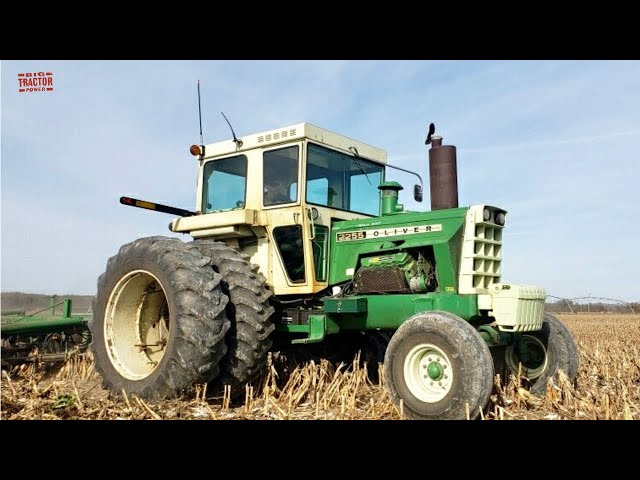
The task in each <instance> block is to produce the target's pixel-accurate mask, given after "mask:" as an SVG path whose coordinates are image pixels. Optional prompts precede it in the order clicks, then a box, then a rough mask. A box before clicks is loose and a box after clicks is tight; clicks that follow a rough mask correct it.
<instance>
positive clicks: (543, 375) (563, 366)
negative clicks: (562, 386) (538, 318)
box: [504, 313, 579, 395]
mask: <svg viewBox="0 0 640 480" xmlns="http://www.w3.org/2000/svg"><path fill="white" fill-rule="evenodd" d="M578 364H579V360H578V348H577V347H576V343H575V341H574V340H573V336H572V335H571V332H570V331H569V329H568V328H567V327H566V326H565V325H564V323H562V322H561V321H560V320H558V319H557V318H556V317H555V316H553V315H551V314H549V313H546V314H545V315H544V322H543V323H542V329H541V330H540V331H538V332H532V333H527V334H524V335H522V336H521V337H520V338H519V339H518V340H517V341H516V342H515V343H514V344H513V345H510V346H508V347H506V348H505V349H504V365H505V366H506V368H507V371H508V372H510V373H513V374H514V375H517V374H518V372H519V373H520V374H521V375H522V376H523V377H524V378H526V379H527V380H528V381H529V384H530V390H531V392H532V393H535V394H536V395H542V394H544V393H545V391H546V388H547V382H548V381H549V379H550V378H553V377H554V376H555V375H556V374H557V373H558V370H563V371H564V373H565V374H566V375H567V377H568V378H569V380H570V381H571V382H575V379H576V377H577V375H578Z"/></svg>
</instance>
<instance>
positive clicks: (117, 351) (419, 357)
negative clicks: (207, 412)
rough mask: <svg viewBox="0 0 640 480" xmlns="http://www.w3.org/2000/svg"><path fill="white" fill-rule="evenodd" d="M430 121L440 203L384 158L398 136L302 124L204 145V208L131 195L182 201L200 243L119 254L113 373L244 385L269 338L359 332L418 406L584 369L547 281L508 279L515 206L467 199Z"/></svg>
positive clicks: (103, 336) (416, 412)
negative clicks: (381, 142)
mask: <svg viewBox="0 0 640 480" xmlns="http://www.w3.org/2000/svg"><path fill="white" fill-rule="evenodd" d="M433 133H434V127H433V124H432V125H431V127H430V130H429V135H428V137H427V142H426V143H427V144H430V145H431V147H430V149H429V166H430V195H431V208H432V209H431V211H428V212H410V211H405V210H404V208H403V206H402V205H401V204H399V203H398V194H399V191H400V190H402V186H401V185H400V184H398V183H396V182H389V181H386V180H385V172H386V169H388V168H396V169H399V170H403V169H400V168H399V167H394V166H392V165H389V164H387V155H386V152H385V151H384V150H381V149H379V148H376V147H373V146H370V145H367V144H364V143H361V142H358V141H355V140H352V139H351V138H348V137H345V136H343V135H339V134H336V133H333V132H330V131H328V130H324V129H322V128H318V127H316V126H313V125H310V124H306V123H303V124H298V125H293V126H289V127H287V128H282V129H278V130H272V131H267V132H263V133H258V134H255V135H250V136H247V137H244V138H242V139H238V138H236V137H235V134H234V138H233V140H229V141H223V142H219V143H214V144H210V145H206V146H205V145H194V146H192V147H191V153H192V154H193V155H194V156H196V157H197V159H198V164H199V169H198V186H197V195H196V211H188V210H183V209H179V208H174V207H168V206H165V205H160V204H156V203H152V202H146V201H141V200H136V199H133V198H129V197H122V198H121V199H120V201H121V203H123V204H125V205H130V206H136V207H141V208H146V209H151V210H156V211H159V212H165V213H170V214H173V215H177V216H178V218H176V219H174V220H173V221H172V222H171V223H170V224H169V230H170V231H172V232H179V233H185V234H189V235H190V236H191V237H192V238H193V240H192V241H189V242H183V241H180V240H179V239H178V238H172V237H163V236H156V237H149V238H141V239H138V240H135V241H133V242H131V243H128V244H126V245H124V246H122V247H121V248H120V250H119V252H118V253H117V255H115V256H113V257H112V258H110V259H109V261H108V263H107V268H106V272H105V273H104V274H102V275H101V276H100V278H99V279H98V293H97V296H96V299H95V303H94V307H93V312H94V316H93V319H92V320H91V322H90V329H91V334H92V337H93V343H92V349H93V353H94V357H95V361H96V368H97V370H98V371H99V372H100V374H101V375H102V378H103V383H104V386H105V387H106V388H108V389H110V390H112V391H113V392H115V393H118V394H119V393H120V392H121V391H122V390H125V391H126V392H127V393H129V394H135V395H139V396H141V397H144V398H156V399H158V398H170V397H174V396H176V395H179V394H180V393H181V392H183V391H184V390H185V389H187V388H188V387H190V386H191V385H192V384H194V383H205V382H206V383H209V382H213V383H214V384H215V385H218V386H222V385H229V386H230V387H231V389H232V392H233V393H234V394H236V395H237V394H243V393H244V387H245V385H246V384H247V383H250V382H252V381H254V380H255V379H256V378H257V377H258V376H259V375H260V373H261V371H262V370H263V368H264V366H265V364H266V360H267V354H268V352H269V351H270V350H271V349H272V348H284V347H286V346H287V345H289V346H290V345H302V346H304V345H306V344H316V343H319V342H326V344H327V345H331V340H332V339H333V340H335V339H339V338H342V339H356V338H358V336H359V337H360V338H367V339H369V340H371V343H372V344H375V345H378V349H379V351H378V353H379V355H378V358H379V359H380V360H384V368H383V371H384V376H385V384H386V386H387V388H388V390H389V394H390V396H391V398H392V399H393V401H394V402H395V403H396V404H398V405H400V404H402V408H403V411H404V413H405V415H406V416H407V417H408V418H415V419H430V418H438V419H461V418H466V417H467V416H468V415H469V416H471V417H472V418H474V417H477V416H478V415H479V414H480V412H481V410H482V409H484V408H485V407H486V405H487V404H488V401H489V397H490V394H491V391H492V387H493V384H494V374H495V373H502V374H504V373H508V372H509V371H511V372H514V373H515V372H520V373H521V374H522V375H523V376H524V377H525V378H527V379H528V382H529V384H530V386H531V389H532V390H533V391H534V392H536V393H541V392H544V390H545V388H546V384H547V380H548V379H550V378H551V377H552V376H554V375H555V374H556V372H557V371H558V370H559V369H562V370H564V372H565V373H566V374H567V375H568V376H569V378H570V379H572V380H574V379H575V377H576V375H577V369H578V356H577V349H576V345H575V343H574V340H573V338H572V336H571V334H570V332H569V331H568V330H567V328H566V327H565V326H564V325H563V324H562V323H561V322H560V321H559V320H557V319H556V318H555V317H553V316H552V315H549V314H546V313H544V300H545V292H544V291H543V290H542V289H540V288H538V287H534V286H528V285H514V284H509V283H503V282H502V281H501V262H502V232H503V229H504V228H505V223H506V211H505V210H503V209H501V208H497V207H493V206H489V205H473V206H470V207H461V208H459V207H458V193H457V175H456V149H455V147H454V146H450V145H443V144H442V138H441V137H439V136H435V135H433ZM405 172H408V171H407V170H405ZM409 173H413V174H414V175H416V177H417V178H418V179H419V183H418V184H416V185H415V186H414V191H413V194H414V198H415V200H416V201H422V192H423V189H422V179H421V178H420V176H419V175H418V174H416V173H414V172H409ZM349 341H351V340H349ZM354 341H355V340H354ZM274 342H275V344H274ZM343 343H344V342H343ZM301 348H306V347H301Z"/></svg>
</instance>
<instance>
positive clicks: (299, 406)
mask: <svg viewBox="0 0 640 480" xmlns="http://www.w3.org/2000/svg"><path fill="white" fill-rule="evenodd" d="M561 319H562V320H563V321H565V322H566V323H567V325H568V326H569V328H570V329H571V331H572V332H573V333H574V335H575V337H576V340H577V342H578V345H579V349H580V371H579V373H578V384H577V388H574V386H573V385H571V383H570V382H569V381H568V380H567V378H566V376H564V375H563V374H562V373H561V374H560V375H559V376H558V378H556V379H555V381H553V382H550V383H549V384H548V385H547V391H546V394H545V395H544V396H541V397H538V396H535V395H532V394H531V393H529V392H528V391H527V390H526V388H524V387H525V385H524V383H525V380H524V379H521V378H519V376H518V375H511V376H510V378H507V379H502V378H500V377H499V376H497V377H496V382H495V388H494V392H493V395H492V396H491V402H490V404H489V407H488V410H487V412H486V413H485V414H484V416H483V418H485V419H498V420H508V419H549V420H556V419H557V420H559V419H626V420H633V419H640V348H639V347H638V345H640V315H619V314H617V315H614V314H609V315H607V314H591V315H564V316H561ZM379 376H380V381H379V382H372V381H371V380H370V379H369V377H368V375H367V371H366V369H365V368H363V367H362V366H360V362H359V359H358V358H356V359H354V361H353V363H352V364H351V365H344V364H341V365H338V366H334V365H332V364H331V363H329V362H328V361H326V360H321V361H320V362H313V361H310V362H305V363H297V362H296V361H295V360H294V359H291V358H286V357H284V356H283V355H281V354H278V353H275V354H271V355H270V357H269V365H268V369H267V371H266V373H265V375H264V376H263V378H262V379H261V381H260V382H259V383H258V384H256V385H254V386H248V387H247V388H246V390H245V392H244V395H240V398H239V399H236V400H235V401H232V397H231V392H230V391H229V390H225V391H224V392H221V394H220V396H217V397H212V396H210V395H208V394H207V388H206V386H205V385H197V386H196V387H195V388H194V390H193V392H191V393H190V394H188V395H185V396H184V397H183V398H181V399H177V400H170V401H163V402H148V401H145V400H142V399H140V398H137V397H135V396H127V395H126V393H124V392H123V395H122V396H121V397H120V398H114V397H113V396H110V395H109V394H108V393H107V392H106V391H104V390H102V388H101V387H100V380H99V378H98V376H97V374H96V372H95V370H94V368H93V363H92V360H91V358H90V356H77V357H74V358H71V359H70V360H69V361H67V362H66V363H65V364H64V365H63V366H62V367H57V368H55V369H51V368H49V369H47V368H44V367H42V366H38V365H33V364H32V365H22V366H20V367H18V368H17V369H14V371H12V372H10V373H8V372H6V371H3V372H2V384H1V386H2V389H1V399H2V403H1V409H2V410H1V412H0V418H2V419H299V420H304V419H379V420H386V419H401V418H402V412H401V409H400V408H397V407H396V406H395V405H393V404H392V403H391V401H390V400H389V398H388V396H387V393H386V390H385V388H384V380H383V379H382V372H381V371H380V375H379Z"/></svg>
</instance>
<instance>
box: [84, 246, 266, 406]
mask: <svg viewBox="0 0 640 480" xmlns="http://www.w3.org/2000/svg"><path fill="white" fill-rule="evenodd" d="M264 282H265V279H264V277H262V276H261V275H259V274H258V273H257V271H256V268H255V267H253V266H252V265H251V264H250V263H249V262H248V261H247V260H246V259H245V258H244V257H243V256H242V255H240V254H239V253H238V252H237V251H235V250H234V249H232V248H231V247H229V246H227V245H225V244H222V243H220V242H215V241H210V240H205V241H195V242H190V243H184V242H181V241H180V240H178V239H176V238H169V237H149V238H142V239H138V240H136V241H134V242H131V243H129V244H126V245H124V246H122V247H121V248H120V250H119V252H118V254H117V255H115V256H114V257H112V258H111V259H109V261H108V263H107V269H106V271H105V273H104V274H102V275H101V276H100V278H99V279H98V293H97V296H96V298H95V300H94V305H93V312H94V316H93V318H92V320H91V321H90V322H89V328H90V330H91V334H92V336H93V342H92V345H91V347H92V350H93V354H94V359H95V365H96V369H97V370H98V371H99V373H100V374H101V376H102V379H103V386H104V387H105V388H107V389H109V390H111V391H113V392H115V393H117V394H121V393H122V390H125V391H126V392H127V393H129V394H134V395H137V396H140V397H142V398H147V399H149V398H150V399H160V398H169V397H175V396H177V395H180V394H181V393H182V392H183V391H184V390H186V389H187V388H189V387H190V386H192V385H193V384H195V383H208V382H214V383H215V386H217V387H221V386H222V385H230V386H231V388H232V395H239V394H241V393H243V392H244V390H243V387H244V385H245V384H246V383H247V382H250V381H252V380H253V379H255V378H256V376H257V375H258V374H259V373H260V371H261V369H262V368H263V367H264V365H265V363H266V355H267V352H268V350H269V348H270V347H271V341H270V340H269V334H270V333H271V331H272V330H273V325H272V324H271V322H270V320H269V317H270V316H271V314H272V313H273V307H271V306H270V305H269V296H270V295H271V293H270V291H269V290H267V289H266V287H265V285H264Z"/></svg>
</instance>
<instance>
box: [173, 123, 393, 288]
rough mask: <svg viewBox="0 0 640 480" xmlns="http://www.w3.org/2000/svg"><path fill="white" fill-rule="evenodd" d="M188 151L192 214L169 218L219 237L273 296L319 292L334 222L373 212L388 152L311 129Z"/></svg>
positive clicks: (195, 233)
mask: <svg viewBox="0 0 640 480" xmlns="http://www.w3.org/2000/svg"><path fill="white" fill-rule="evenodd" d="M196 148H197V147H196ZM196 153H197V154H198V158H199V175H198V189H197V197H196V215H194V216H190V217H185V218H179V219H177V220H174V221H173V222H172V223H171V225H170V229H171V230H172V231H173V232H183V233H189V234H191V236H192V237H194V238H196V239H197V238H213V239H216V240H219V241H223V242H225V243H227V244H228V245H230V246H233V247H234V248H237V249H238V250H240V251H241V252H242V253H243V254H245V255H248V256H250V257H251V262H252V263H255V264H257V265H260V270H261V272H263V273H264V275H265V276H266V277H267V283H268V284H270V285H271V286H272V288H273V289H274V293H276V294H277V295H299V294H311V293H316V292H318V291H321V290H323V289H325V288H327V286H328V274H329V272H328V258H329V243H330V242H329V232H330V231H331V226H332V224H334V223H335V222H340V221H343V220H354V219H358V218H368V217H377V216H379V215H380V191H379V190H378V186H379V185H380V184H381V183H382V182H384V179H385V165H386V162H387V154H386V152H385V151H384V150H381V149H379V148H376V147H373V146H370V145H367V144H365V143H362V142H358V141H356V140H353V139H351V138H348V137H346V136H343V135H339V134H336V133H334V132H331V131H328V130H324V129H322V128H319V127H316V126H314V125H311V124H308V123H302V124H298V125H292V126H290V127H286V128H282V129H278V130H272V131H267V132H262V133H258V134H255V135H249V136H246V137H243V138H242V140H237V139H236V140H235V141H234V140H229V141H223V142H218V143H214V144H210V145H206V146H204V147H200V149H198V151H197V152H196ZM264 267H266V268H264Z"/></svg>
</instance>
